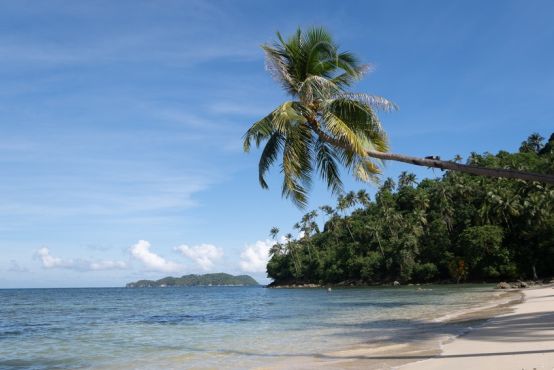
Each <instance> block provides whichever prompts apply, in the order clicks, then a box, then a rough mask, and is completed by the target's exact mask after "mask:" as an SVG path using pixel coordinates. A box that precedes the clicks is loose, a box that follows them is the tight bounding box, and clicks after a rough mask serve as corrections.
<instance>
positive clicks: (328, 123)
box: [322, 111, 365, 156]
mask: <svg viewBox="0 0 554 370" xmlns="http://www.w3.org/2000/svg"><path fill="white" fill-rule="evenodd" d="M322 122H323V123H324V125H325V128H326V129H327V131H328V132H329V133H330V134H331V136H332V137H333V138H335V139H336V140H338V141H340V142H343V143H344V144H346V145H347V146H348V147H349V148H351V150H352V151H353V152H354V153H355V154H356V155H359V156H363V155H364V154H365V148H364V143H363V139H362V137H361V136H360V135H359V134H358V133H357V132H356V131H354V130H352V128H351V126H350V125H349V124H348V123H346V122H345V121H343V120H342V119H341V118H340V117H339V116H338V115H336V114H334V113H333V112H331V111H327V112H325V113H324V115H323V120H322Z"/></svg>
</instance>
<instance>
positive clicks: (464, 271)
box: [267, 134, 554, 285]
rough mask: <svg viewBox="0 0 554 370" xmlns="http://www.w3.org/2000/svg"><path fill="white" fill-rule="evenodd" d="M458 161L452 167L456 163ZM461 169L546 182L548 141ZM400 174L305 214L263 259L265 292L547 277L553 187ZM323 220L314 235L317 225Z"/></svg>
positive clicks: (474, 160) (476, 159)
mask: <svg viewBox="0 0 554 370" xmlns="http://www.w3.org/2000/svg"><path fill="white" fill-rule="evenodd" d="M459 160H460V158H456V159H454V161H459ZM467 164H469V165H475V166H484V167H491V168H492V167H494V168H508V169H517V170H522V171H530V172H536V173H544V174H553V173H554V134H552V135H551V136H550V139H549V140H548V141H546V142H545V140H544V139H543V138H542V137H541V136H540V135H538V134H533V135H531V136H529V138H528V139H527V140H525V141H524V142H523V143H522V144H521V147H520V148H519V150H518V151H517V152H515V153H509V152H507V151H500V152H499V153H497V154H496V155H494V154H490V153H484V154H477V153H472V154H471V155H470V157H469V158H468V160H467ZM417 180H418V179H417V178H416V177H415V175H413V174H411V173H407V172H403V173H402V174H401V175H400V176H399V178H398V179H397V180H396V181H394V180H393V179H390V178H388V179H386V180H385V181H383V183H382V185H381V186H380V188H379V190H378V191H377V193H376V195H375V197H374V199H370V196H369V194H368V193H367V192H366V191H365V190H360V191H358V192H357V193H356V192H349V193H346V194H343V195H341V196H339V197H338V200H337V204H336V205H333V206H331V205H326V206H322V207H320V208H319V209H317V210H313V211H311V212H308V213H307V214H306V215H304V216H303V217H302V219H301V220H300V221H299V222H298V223H296V224H295V225H294V229H295V230H296V231H295V234H299V235H301V236H300V237H298V238H293V237H292V234H291V233H289V234H287V235H286V236H283V237H281V238H277V235H278V233H279V231H278V230H277V229H276V228H274V229H272V235H273V236H274V237H275V238H276V239H277V240H280V241H279V242H278V243H276V244H275V245H274V246H273V247H272V248H271V250H270V260H269V262H268V264H267V274H268V277H269V278H271V279H273V280H274V283H273V285H286V284H341V283H344V284H355V285H369V284H380V283H388V282H392V281H400V282H402V283H424V282H447V281H448V282H482V281H488V282H492V281H498V280H504V279H506V280H509V279H535V280H536V279H539V278H544V277H550V276H553V275H554V187H553V186H551V185H545V184H542V183H538V182H527V181H523V180H514V179H503V178H489V177H482V176H473V175H468V174H465V173H461V172H453V171H448V172H445V173H444V175H443V176H442V177H441V178H439V179H423V180H421V181H417ZM321 216H323V217H325V221H324V224H323V229H321V230H320V227H319V225H321V223H319V224H318V222H317V221H318V220H319V219H320V217H321Z"/></svg>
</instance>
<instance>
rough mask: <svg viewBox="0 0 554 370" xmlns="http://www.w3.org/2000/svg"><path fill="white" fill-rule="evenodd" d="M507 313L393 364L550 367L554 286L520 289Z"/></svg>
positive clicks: (408, 368) (412, 368)
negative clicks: (437, 348)
mask: <svg viewBox="0 0 554 370" xmlns="http://www.w3.org/2000/svg"><path fill="white" fill-rule="evenodd" d="M522 293H523V300H522V301H521V302H519V303H516V304H515V305H512V306H511V307H510V310H509V311H510V312H508V313H503V314H499V315H494V316H493V317H491V318H489V319H488V320H486V321H485V322H484V323H483V324H482V325H480V326H479V327H477V328H475V329H473V330H471V331H469V332H468V333H467V334H465V335H461V336H458V337H457V338H455V339H454V340H452V341H450V342H448V343H445V344H443V345H442V350H441V352H440V353H439V354H436V355H435V356H433V357H431V358H428V359H422V360H420V361H417V362H411V363H408V364H406V365H402V366H399V367H397V368H398V369H399V370H424V369H425V370H432V369H453V370H457V369H459V370H462V369H464V370H465V369H503V370H504V369H505V370H509V369H514V370H521V369H524V370H527V369H551V368H553V367H554V287H553V285H547V286H542V287H536V288H527V289H525V290H523V291H522Z"/></svg>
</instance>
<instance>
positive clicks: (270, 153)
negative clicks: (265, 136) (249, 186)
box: [258, 132, 283, 189]
mask: <svg viewBox="0 0 554 370" xmlns="http://www.w3.org/2000/svg"><path fill="white" fill-rule="evenodd" d="M282 148H283V136H282V135H281V134H280V133H279V132H275V133H273V135H271V137H270V138H269V140H268V141H267V143H266V144H265V147H264V150H263V151H262V154H261V156H260V163H259V164H258V179H259V181H260V185H261V187H262V188H263V189H267V188H268V186H267V182H266V181H265V178H264V176H265V174H266V172H267V171H268V170H269V167H271V165H272V164H273V163H274V162H275V160H276V159H277V156H278V154H279V152H280V151H281V150H282Z"/></svg>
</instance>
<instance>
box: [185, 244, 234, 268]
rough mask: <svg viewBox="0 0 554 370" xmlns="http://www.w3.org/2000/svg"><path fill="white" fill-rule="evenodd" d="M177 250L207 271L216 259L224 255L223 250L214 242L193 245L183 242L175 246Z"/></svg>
mask: <svg viewBox="0 0 554 370" xmlns="http://www.w3.org/2000/svg"><path fill="white" fill-rule="evenodd" d="M175 250H176V251H178V252H180V253H181V254H182V255H183V256H185V257H187V258H190V259H191V260H193V261H194V262H195V263H196V264H198V266H200V267H201V268H202V269H203V270H205V271H209V270H211V269H212V268H213V267H214V263H215V261H217V260H219V259H220V258H221V257H223V250H222V249H221V248H218V247H216V246H215V245H212V244H200V245H195V246H193V247H189V246H188V245H185V244H183V245H180V246H178V247H175Z"/></svg>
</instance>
